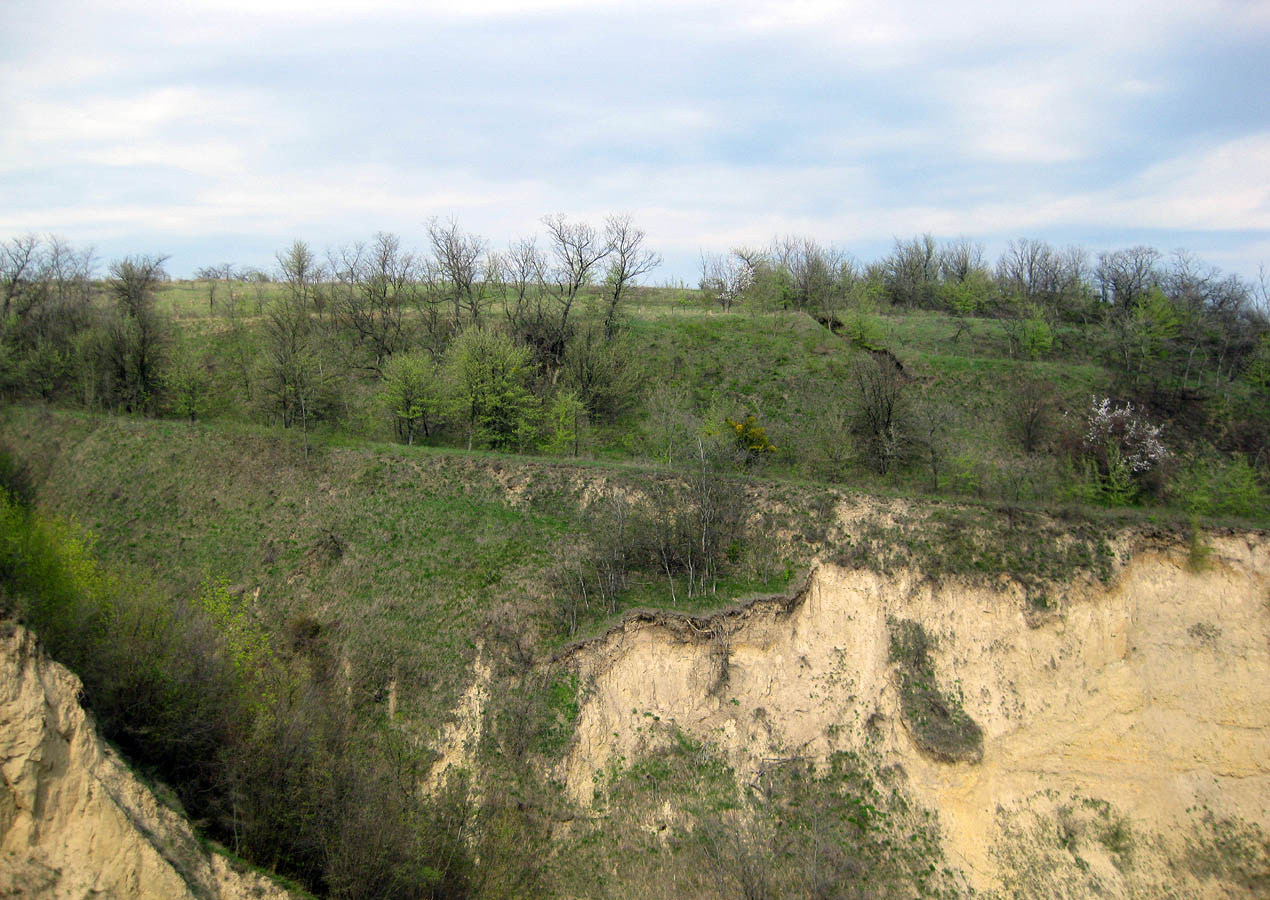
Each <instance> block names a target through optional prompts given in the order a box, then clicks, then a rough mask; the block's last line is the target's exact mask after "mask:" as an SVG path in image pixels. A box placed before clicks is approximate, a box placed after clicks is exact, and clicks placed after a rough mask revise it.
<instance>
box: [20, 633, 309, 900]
mask: <svg viewBox="0 0 1270 900" xmlns="http://www.w3.org/2000/svg"><path fill="white" fill-rule="evenodd" d="M80 690H81V686H80V682H79V679H78V678H76V677H75V676H74V675H73V674H72V673H71V672H70V671H68V670H67V669H66V668H64V667H63V666H61V665H58V664H57V663H55V662H53V661H52V660H50V659H49V658H48V656H47V655H46V654H45V653H44V651H43V650H42V648H41V647H40V646H39V643H38V642H37V641H36V639H35V637H34V636H33V635H32V634H31V633H30V632H28V631H26V630H25V629H24V628H22V627H20V626H16V625H13V624H11V623H0V778H3V790H0V897H25V898H47V900H62V898H67V900H70V898H75V900H78V898H82V897H101V898H120V900H122V898H129V900H142V898H155V900H160V898H162V900H180V898H191V900H193V898H197V900H247V898H259V900H286V898H290V897H292V896H294V895H292V894H290V893H289V892H287V891H285V890H283V889H282V888H280V887H278V886H277V885H276V884H274V883H273V882H272V881H270V880H268V879H266V878H264V877H263V876H261V875H258V874H255V873H253V872H240V871H236V869H235V867H234V866H233V864H232V863H230V862H229V861H228V860H227V859H226V858H225V857H223V856H220V855H218V854H215V853H209V852H207V851H206V850H204V849H203V847H202V846H201V845H200V843H199V841H198V840H197V838H196V837H195V835H194V832H193V831H192V830H191V828H190V825H189V823H188V822H186V821H185V819H184V818H183V817H182V816H181V815H180V814H179V813H177V812H175V811H173V810H172V809H170V808H168V807H167V806H165V805H164V804H163V803H161V802H159V800H158V799H157V798H156V796H155V794H154V792H153V791H152V790H151V789H150V788H148V787H146V786H145V785H144V784H142V783H141V782H140V781H138V780H137V778H136V777H135V776H134V775H133V774H132V772H131V771H130V770H129V769H128V768H127V766H126V765H124V763H123V761H122V760H120V758H119V757H118V755H117V754H115V752H114V751H113V750H111V748H110V747H108V746H107V745H106V744H105V743H104V742H103V741H102V739H101V736H100V735H99V734H98V732H97V729H96V727H95V726H94V724H93V722H92V720H91V719H90V718H89V717H88V716H87V715H86V714H85V712H84V710H83V708H82V707H81V706H80V705H79V702H78V699H77V698H78V697H79V694H80Z"/></svg>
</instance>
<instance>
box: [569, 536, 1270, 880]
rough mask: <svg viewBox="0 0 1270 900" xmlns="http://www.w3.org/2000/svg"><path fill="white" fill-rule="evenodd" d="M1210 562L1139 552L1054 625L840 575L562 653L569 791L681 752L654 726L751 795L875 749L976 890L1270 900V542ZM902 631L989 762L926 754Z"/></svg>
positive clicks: (1028, 609) (1001, 607)
mask: <svg viewBox="0 0 1270 900" xmlns="http://www.w3.org/2000/svg"><path fill="white" fill-rule="evenodd" d="M1211 551H1212V552H1211V553H1210V554H1209V555H1208V557H1207V559H1205V560H1204V564H1203V566H1202V567H1199V566H1195V565H1194V560H1193V559H1192V558H1190V557H1189V556H1188V554H1187V551H1186V548H1185V547H1181V546H1171V547H1170V546H1165V545H1160V544H1158V543H1155V544H1153V543H1152V542H1147V541H1139V542H1138V546H1136V547H1135V548H1133V549H1132V551H1131V552H1130V551H1129V550H1128V549H1126V551H1125V553H1124V560H1123V562H1122V565H1121V567H1120V570H1119V573H1118V577H1117V578H1116V579H1115V581H1114V583H1113V584H1111V585H1110V586H1108V585H1103V584H1101V583H1098V582H1089V583H1082V584H1077V585H1071V586H1070V587H1069V589H1068V591H1067V593H1066V596H1065V597H1064V598H1063V599H1062V601H1061V602H1059V603H1057V604H1055V605H1054V606H1053V607H1052V608H1038V607H1036V606H1033V605H1030V604H1029V602H1028V600H1027V599H1026V598H1025V597H1024V595H1023V593H1022V592H1021V591H1019V590H1017V589H1016V588H1012V587H1011V586H1010V585H1009V584H1008V583H1005V582H1002V583H999V584H994V585H986V586H985V585H982V584H978V585H976V584H968V583H964V582H937V581H933V580H930V579H927V578H923V577H922V576H921V575H920V573H916V572H911V571H908V572H900V573H893V574H878V573H875V572H871V571H862V570H847V569H843V568H839V567H835V566H833V565H827V564H825V565H818V566H816V567H815V568H814V570H813V572H812V574H811V576H810V577H809V579H808V582H807V583H806V585H805V586H804V587H803V588H802V589H801V590H799V591H798V592H796V593H795V594H793V595H791V596H789V597H785V598H776V599H765V600H758V601H755V602H753V603H751V604H749V605H747V606H744V607H740V608H737V609H734V610H730V611H727V612H725V613H721V614H718V615H715V616H711V617H690V616H674V615H665V614H651V613H646V614H641V615H635V616H631V617H628V619H627V620H626V621H624V622H623V623H622V625H621V626H619V627H617V628H615V629H613V630H611V631H610V632H608V633H607V634H605V635H603V636H601V637H599V638H596V639H594V640H591V641H588V642H585V643H582V644H579V645H577V646H575V647H573V648H571V649H570V650H569V651H567V653H566V654H565V659H566V660H567V662H569V663H570V664H571V665H573V666H575V667H576V670H577V671H578V673H579V675H580V676H581V681H582V683H583V684H585V685H586V689H585V692H584V700H583V702H582V706H581V710H580V714H579V717H578V726H577V733H576V738H575V742H574V744H573V746H572V748H571V750H570V752H569V754H568V756H567V758H566V759H565V760H564V761H563V762H562V763H561V764H560V766H559V768H558V770H557V772H556V774H557V776H558V777H559V778H560V780H561V781H562V782H563V783H564V784H565V785H566V788H567V790H568V792H569V793H570V794H571V795H572V796H573V798H574V799H575V800H576V801H578V802H579V803H582V804H584V805H585V804H587V803H588V801H589V799H590V795H591V792H592V789H593V785H594V784H595V783H596V780H597V778H598V777H600V773H602V772H603V771H604V770H605V768H606V767H608V766H612V765H614V764H615V762H616V763H619V764H620V762H621V761H622V760H631V759H636V758H638V757H639V756H640V755H641V754H644V753H647V752H649V751H650V750H653V749H656V748H655V746H653V745H655V744H656V742H657V741H658V740H664V739H665V738H664V735H665V734H666V733H667V731H668V729H667V728H658V729H651V728H649V727H648V724H649V722H650V721H656V722H659V723H662V724H663V725H666V726H669V729H679V730H681V731H683V732H685V733H687V734H688V735H691V736H692V737H693V738H695V739H697V740H700V741H703V742H706V743H707V744H708V745H710V746H711V747H713V748H714V749H715V750H716V751H717V752H718V753H720V754H721V755H722V756H724V757H725V758H726V759H727V760H728V762H729V763H730V765H731V766H732V767H733V768H734V770H735V771H736V773H737V775H738V779H739V780H740V781H741V783H746V782H747V781H749V780H750V779H751V778H752V777H753V776H754V775H755V774H756V773H758V772H759V771H760V770H761V769H762V767H763V766H764V765H765V764H766V763H768V762H770V761H772V760H776V759H784V758H790V757H803V758H809V759H811V760H820V761H823V760H826V759H827V758H828V757H829V755H830V754H832V753H833V752H835V751H839V750H853V751H860V750H867V751H868V752H869V753H871V754H876V758H877V759H878V760H879V764H881V765H888V766H895V767H898V769H899V771H901V772H902V773H903V777H904V783H905V785H906V789H907V791H908V793H909V794H910V795H911V796H912V797H913V798H914V799H916V800H917V801H919V802H920V803H922V804H924V805H925V806H927V807H928V808H930V809H932V810H935V811H936V812H937V815H938V817H939V820H940V824H941V830H942V834H943V844H944V849H945V852H946V854H947V858H948V861H949V862H951V863H952V864H953V865H955V866H957V867H959V868H960V869H961V870H962V871H963V873H964V874H965V877H966V879H967V880H968V882H969V883H970V885H971V886H972V887H973V888H975V889H977V890H979V891H982V892H988V893H991V892H994V891H1003V892H1005V893H1006V894H1008V895H1010V896H1037V897H1040V896H1055V897H1059V896H1062V897H1069V896H1070V897H1084V896H1111V897H1134V896H1142V897H1146V896H1152V897H1164V896H1177V897H1183V896H1185V897H1190V896H1212V897H1218V896H1270V869H1266V865H1267V852H1268V851H1270V847H1267V846H1266V844H1265V841H1264V838H1265V833H1266V831H1270V541H1268V540H1267V539H1266V538H1265V537H1264V536H1258V535H1234V536H1226V537H1222V538H1220V539H1214V540H1213V542H1212V546H1211ZM901 621H907V622H915V623H918V624H920V626H921V627H922V629H924V632H925V633H926V634H927V635H928V636H929V637H930V639H931V649H930V659H931V662H932V663H933V672H934V677H935V680H936V681H937V682H938V685H939V689H940V691H942V693H943V695H944V696H947V697H949V698H952V700H953V702H955V703H959V704H960V705H961V707H962V708H963V709H964V710H965V712H966V713H967V714H968V715H969V716H970V717H971V718H972V719H973V720H974V722H975V723H977V724H978V726H979V729H980V730H981V735H982V753H981V756H980V757H979V758H978V761H977V762H976V761H973V759H974V757H973V755H972V756H969V757H968V758H967V759H966V760H964V761H961V762H947V761H944V760H943V759H941V758H938V756H937V755H934V754H932V753H931V752H929V748H925V747H924V746H923V744H922V742H921V741H920V740H918V735H917V732H919V731H920V730H921V728H922V724H921V723H920V722H914V721H912V716H906V715H905V712H904V708H903V704H902V698H901V687H900V685H901V683H902V679H901V672H900V668H901V663H900V662H897V661H896V660H895V659H893V658H892V657H893V654H892V649H891V644H892V635H893V634H894V633H895V628H896V624H897V623H898V622H901ZM659 735H661V736H662V737H659ZM1228 857H1229V858H1228ZM1263 869H1266V871H1262V870H1263ZM1262 890H1265V891H1267V893H1265V894H1262V893H1261V891H1262Z"/></svg>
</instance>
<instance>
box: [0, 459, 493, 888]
mask: <svg viewBox="0 0 1270 900" xmlns="http://www.w3.org/2000/svg"><path fill="white" fill-rule="evenodd" d="M0 458H6V465H5V466H3V467H0V469H2V470H3V471H5V472H7V473H9V474H8V475H7V476H6V478H5V480H6V481H7V485H5V486H4V487H3V488H2V489H0V614H3V615H7V616H12V617H15V618H18V619H19V620H21V621H23V622H24V623H26V624H27V625H29V626H30V627H31V628H32V629H33V630H34V631H35V632H36V633H37V634H38V635H40V637H41V639H42V640H43V641H44V643H45V644H46V646H47V647H48V648H49V650H50V652H51V653H52V654H53V656H54V657H55V658H56V659H58V660H59V661H61V662H62V663H64V664H66V665H67V666H69V667H70V668H72V669H73V670H74V671H75V672H76V673H77V674H79V676H80V677H81V679H82V680H83V683H84V691H85V702H86V703H87V705H88V706H89V707H90V708H91V709H92V711H93V712H94V714H95V715H96V717H97V720H98V722H99V724H100V726H101V728H102V730H103V732H104V733H105V734H106V736H107V737H108V738H110V739H111V740H112V741H114V742H116V743H117V744H118V745H119V746H120V747H121V748H122V749H123V750H124V751H125V752H126V753H127V754H128V755H129V756H130V757H131V758H132V760H134V762H136V763H138V764H140V765H141V766H143V767H144V768H146V769H148V770H149V771H151V772H153V773H154V774H155V775H157V776H158V777H159V778H161V779H163V780H164V781H166V782H168V783H169V784H170V785H171V786H172V787H173V788H174V789H175V790H176V792H177V795H178V797H179V798H180V800H181V802H182V803H183V804H184V806H185V808H186V809H187V810H188V811H189V812H190V814H191V815H192V816H194V817H195V818H197V819H199V820H201V821H203V822H204V823H206V826H207V828H208V829H209V831H210V832H211V834H212V835H213V836H214V837H216V838H218V839H220V840H221V841H223V842H224V843H226V844H227V845H229V846H230V848H231V849H233V850H234V851H235V852H238V853H240V854H241V855H243V856H245V857H247V858H249V859H251V860H253V861H255V862H257V863H259V864H261V865H265V866H268V867H270V868H273V869H275V870H277V871H280V872H284V873H287V874H289V875H292V876H293V877H296V878H298V879H300V880H301V881H302V882H303V883H305V884H306V885H308V886H309V887H311V888H313V889H315V890H318V891H321V892H323V893H329V894H330V896H333V897H348V898H357V897H366V898H371V897H374V898H418V897H447V898H448V897H462V896H466V895H467V894H468V893H469V892H470V885H471V883H472V877H473V876H472V866H471V861H470V858H469V852H468V849H467V847H466V845H465V844H464V843H463V840H462V824H463V822H464V821H465V820H466V818H467V817H468V815H469V813H468V811H467V800H466V797H465V796H464V794H463V792H462V791H445V792H442V793H441V795H439V796H436V797H428V796H425V795H423V794H422V793H421V788H420V785H421V783H422V781H423V777H424V775H425V774H426V771H427V768H426V767H427V765H428V764H429V763H430V761H431V760H430V757H429V756H428V755H427V754H426V753H425V752H424V751H421V750H419V749H417V748H415V747H413V746H411V745H409V744H408V743H404V742H403V741H402V739H401V738H400V736H398V735H396V734H394V733H393V732H392V731H391V730H389V729H386V728H382V727H380V726H379V725H377V724H376V723H377V721H378V716H376V715H375V714H374V713H373V711H371V710H362V709H357V708H356V707H355V706H354V703H355V701H354V699H353V696H354V695H352V694H350V693H349V692H347V691H346V689H345V686H344V685H343V683H342V681H341V677H340V675H339V667H338V666H337V665H336V662H335V659H334V657H333V656H332V655H331V651H330V650H328V649H327V647H326V642H325V641H324V640H323V638H322V636H321V629H320V628H317V629H316V630H315V629H314V628H308V629H306V633H307V634H308V637H307V638H306V640H304V641H302V642H296V643H294V644H293V645H292V646H284V645H282V644H281V643H279V641H278V640H277V638H276V637H275V636H274V635H273V634H272V633H271V632H270V631H268V630H267V629H265V628H264V627H263V626H262V625H261V624H260V623H258V622H257V621H256V620H255V617H254V614H253V611H252V608H251V606H250V604H249V602H248V601H247V600H246V598H245V597H244V596H242V595H241V594H236V593H235V592H233V591H231V590H230V589H229V588H228V587H227V586H226V585H224V584H221V583H216V582H212V583H208V584H207V585H206V586H205V587H204V590H203V591H202V593H201V595H200V596H198V597H195V598H192V599H191V600H189V601H188V602H185V603H178V604H176V605H175V606H173V605H172V604H170V603H168V602H164V600H163V599H162V598H159V597H155V596H153V595H151V594H150V593H148V592H147V591H146V589H145V588H144V587H143V586H142V585H139V584H136V583H132V582H129V581H126V580H124V579H123V578H121V577H119V576H115V575H112V574H111V573H109V572H107V571H106V570H104V569H102V568H101V567H100V566H98V565H97V564H96V562H95V561H94V560H93V556H92V552H91V548H90V546H89V545H88V544H87V542H86V541H85V539H84V538H83V537H82V536H81V535H80V534H79V533H78V532H77V531H76V530H75V529H73V528H71V527H69V526H66V525H64V524H60V523H58V522H56V521H53V520H50V519H48V518H46V517H44V516H43V515H41V514H40V513H38V512H35V511H33V510H31V509H30V508H28V507H25V506H23V505H21V504H20V503H18V502H16V501H15V499H14V497H13V494H12V493H11V492H10V489H11V487H14V486H20V484H21V478H20V477H19V476H17V475H16V474H14V473H16V472H18V471H20V469H18V468H16V467H14V466H13V464H12V463H11V462H8V461H7V455H6V457H0Z"/></svg>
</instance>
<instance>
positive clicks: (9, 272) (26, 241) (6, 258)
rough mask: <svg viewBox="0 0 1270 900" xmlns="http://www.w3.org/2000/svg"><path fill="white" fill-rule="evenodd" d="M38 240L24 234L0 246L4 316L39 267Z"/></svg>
mask: <svg viewBox="0 0 1270 900" xmlns="http://www.w3.org/2000/svg"><path fill="white" fill-rule="evenodd" d="M39 256H40V239H39V237H38V236H36V235H34V234H26V235H22V236H21V237H16V238H13V239H12V240H9V241H5V242H4V243H3V244H0V288H3V290H4V316H5V317H6V318H7V317H8V315H9V308H10V306H11V305H12V303H13V301H14V299H15V298H16V297H17V296H18V295H19V294H20V293H22V291H23V290H24V289H25V288H26V287H27V286H28V285H29V283H30V282H31V280H32V276H33V275H34V274H35V270H36V268H37V267H38V265H39Z"/></svg>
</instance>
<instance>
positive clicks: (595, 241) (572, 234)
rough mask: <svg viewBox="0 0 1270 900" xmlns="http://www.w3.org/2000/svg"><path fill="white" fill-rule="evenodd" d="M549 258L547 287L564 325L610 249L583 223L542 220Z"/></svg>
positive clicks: (561, 218) (560, 218) (555, 218)
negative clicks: (553, 296)
mask: <svg viewBox="0 0 1270 900" xmlns="http://www.w3.org/2000/svg"><path fill="white" fill-rule="evenodd" d="M542 224H543V225H545V226H546V227H547V236H548V240H549V241H550V244H551V255H552V257H553V258H554V260H555V267H554V268H553V269H552V270H551V272H550V274H549V287H550V289H551V291H552V293H553V294H554V295H555V297H556V299H557V301H558V303H559V304H560V308H561V309H560V319H561V321H562V322H566V323H567V322H568V320H569V313H570V311H571V310H572V308H573V304H574V303H575V302H576V301H577V299H578V295H579V294H580V293H581V292H582V290H583V288H585V287H587V286H588V285H589V284H590V283H591V280H592V278H593V277H594V275H595V269H596V267H597V266H598V265H599V264H600V262H601V261H603V260H604V258H605V257H607V256H608V255H609V253H610V252H611V250H612V247H610V246H609V243H608V242H607V241H606V240H605V239H604V238H603V236H601V235H600V233H599V232H598V231H596V230H595V228H594V226H591V225H588V224H586V223H585V222H570V221H569V220H568V218H567V217H566V216H565V215H564V214H562V213H557V214H555V215H550V216H544V217H543V220H542Z"/></svg>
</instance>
